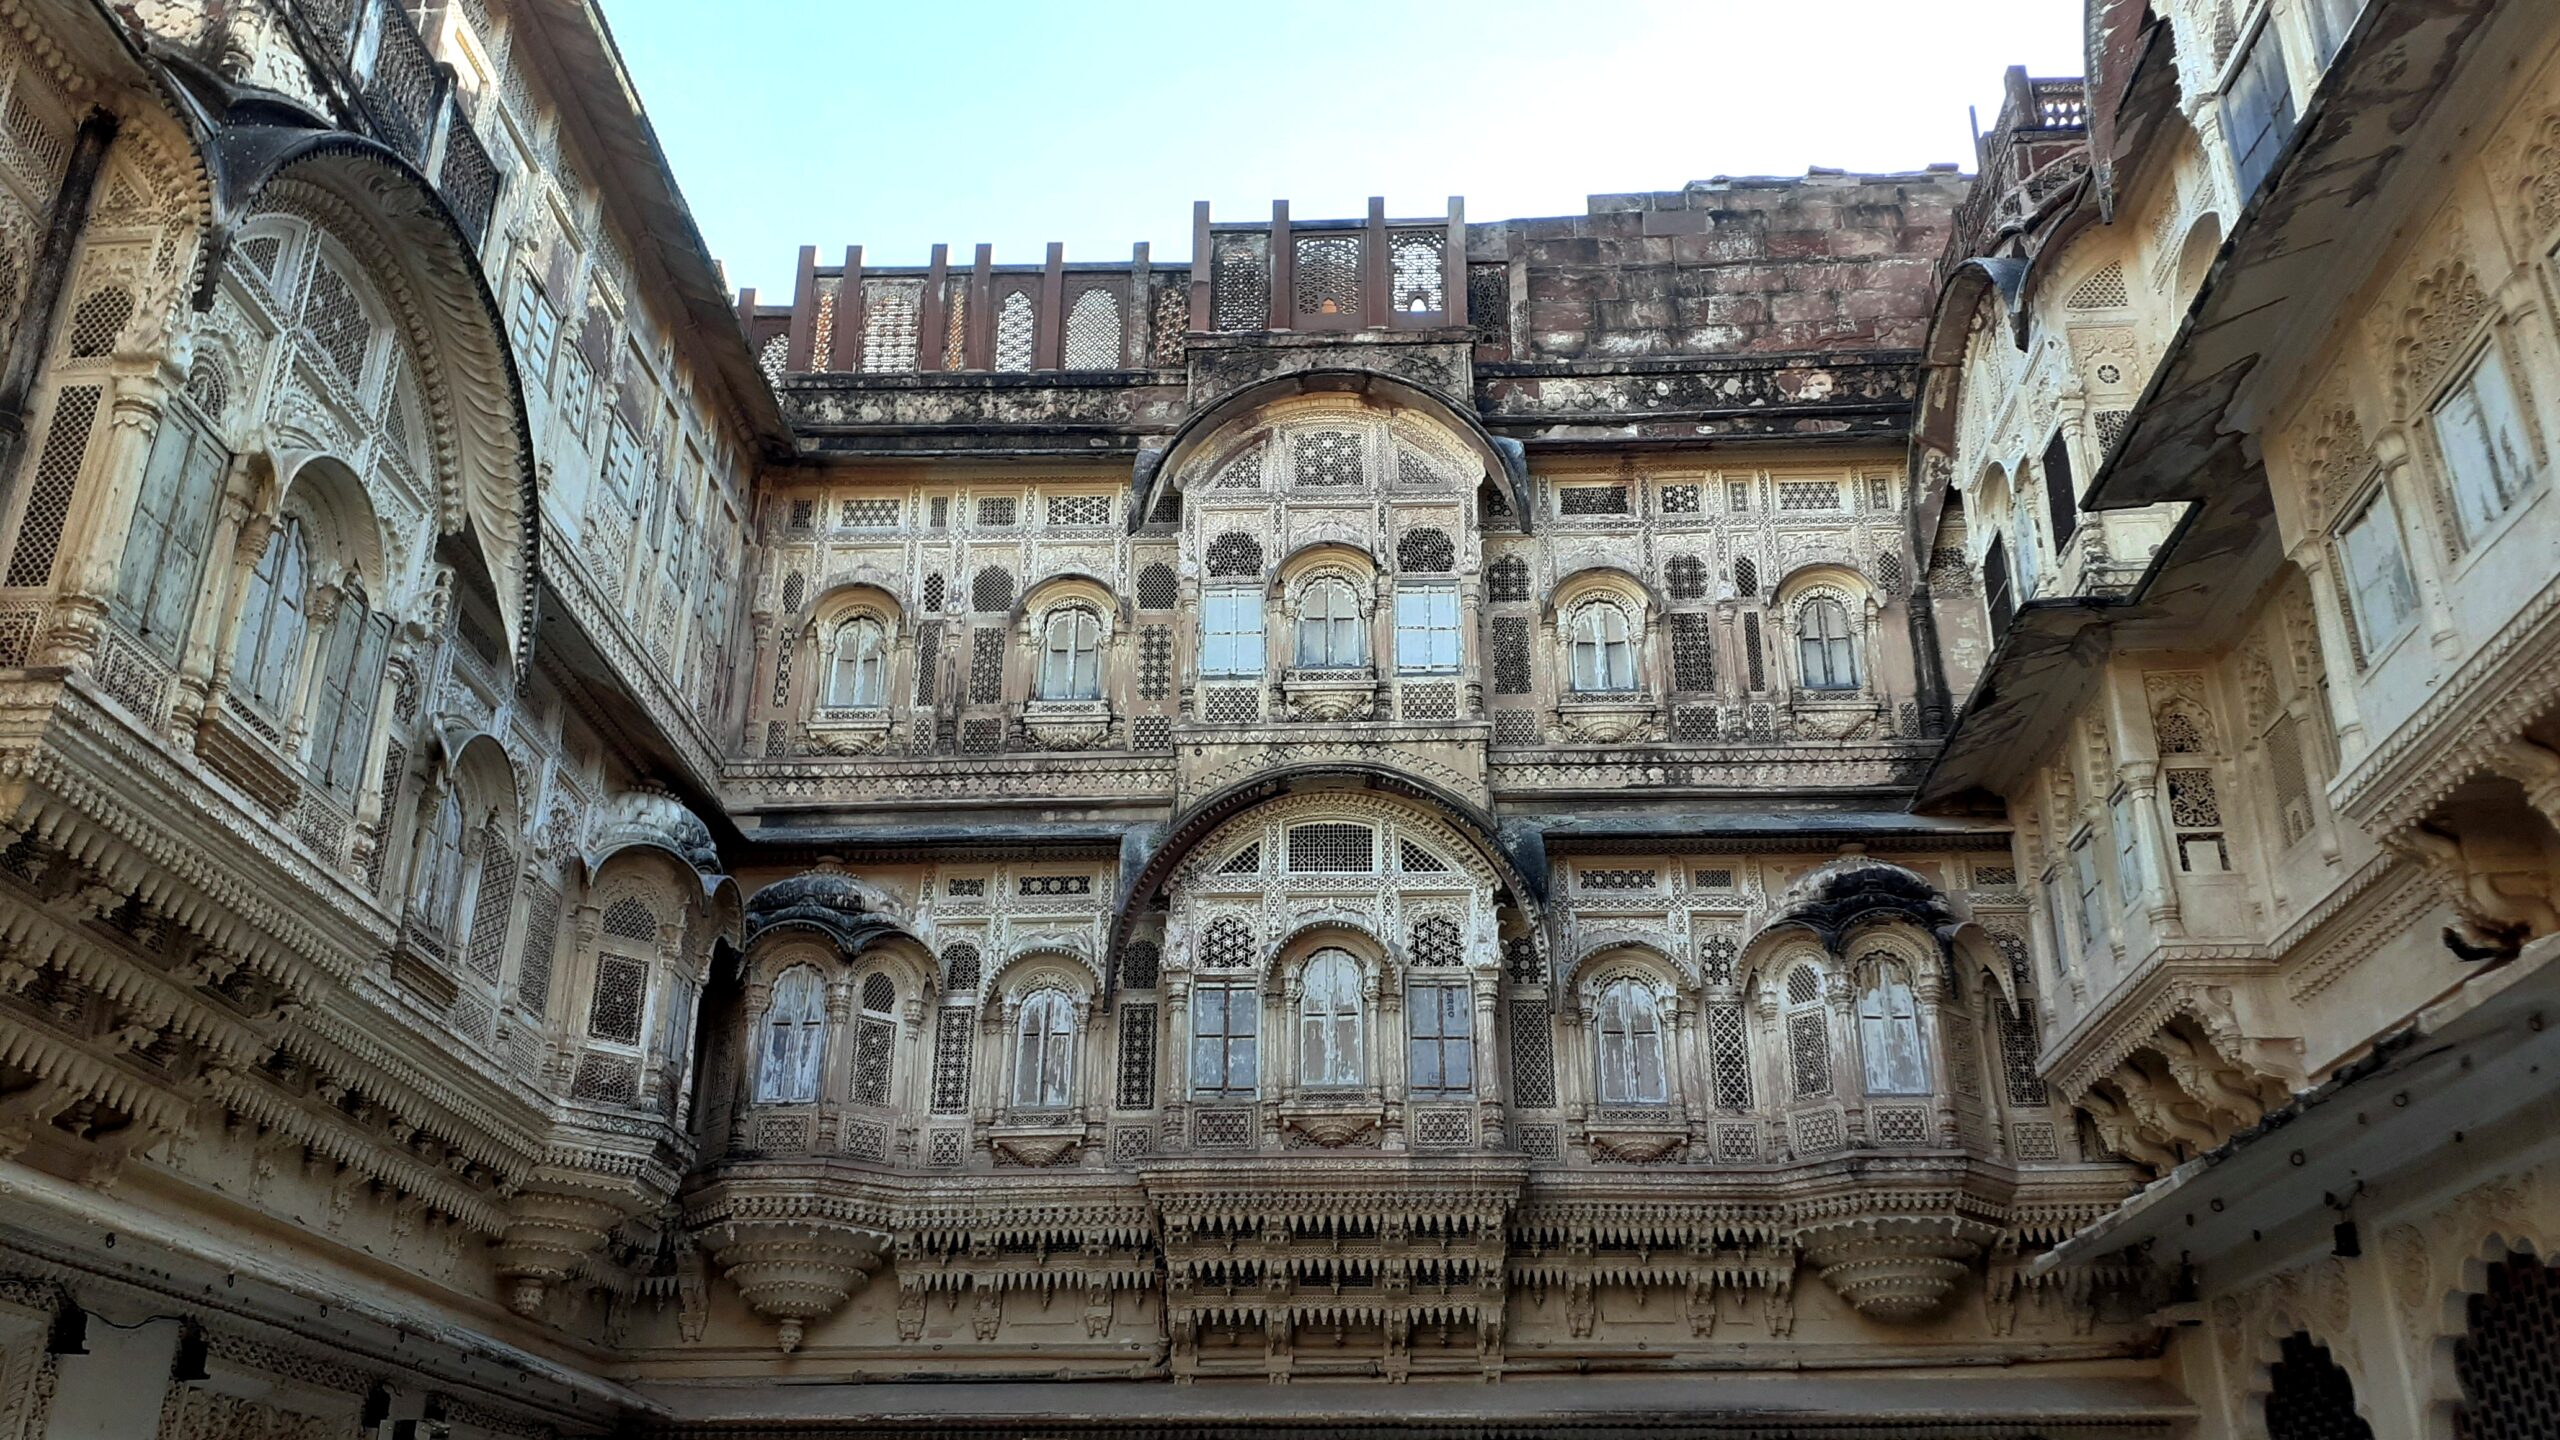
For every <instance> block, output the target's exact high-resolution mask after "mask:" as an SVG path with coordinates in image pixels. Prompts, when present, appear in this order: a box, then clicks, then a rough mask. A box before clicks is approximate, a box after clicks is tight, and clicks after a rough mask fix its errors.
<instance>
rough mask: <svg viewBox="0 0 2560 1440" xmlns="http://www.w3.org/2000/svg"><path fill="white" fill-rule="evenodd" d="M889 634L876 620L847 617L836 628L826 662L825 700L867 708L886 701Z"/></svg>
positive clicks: (835, 703) (840, 705)
mask: <svg viewBox="0 0 2560 1440" xmlns="http://www.w3.org/2000/svg"><path fill="white" fill-rule="evenodd" d="M888 696H889V637H888V635H887V634H886V633H885V632H883V631H882V630H881V628H880V624H879V622H878V621H876V620H849V621H846V622H845V624H844V625H843V626H841V627H840V628H838V629H837V631H836V652H835V655H834V658H833V659H831V660H830V661H829V662H828V664H827V704H828V705H830V706H839V707H845V708H851V709H870V708H873V707H875V706H880V705H885V704H887V703H888Z"/></svg>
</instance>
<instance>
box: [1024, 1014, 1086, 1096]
mask: <svg viewBox="0 0 2560 1440" xmlns="http://www.w3.org/2000/svg"><path fill="white" fill-rule="evenodd" d="M1075 1025H1076V1021H1075V1003H1074V1002H1073V1001H1071V1000H1069V999H1068V998H1067V992H1065V991H1063V990H1034V991H1032V992H1031V993H1030V994H1029V995H1027V996H1025V997H1023V1001H1022V1008H1021V1009H1020V1010H1018V1011H1017V1012H1015V1015H1014V1020H1013V1103H1014V1105H1015V1106H1016V1107H1018V1108H1021V1109H1034V1110H1037V1109H1057V1108H1059V1107H1062V1106H1064V1105H1067V1104H1069V1103H1070V1102H1071V1100H1072V1098H1073V1096H1074V1093H1075V1042H1076V1031H1075Z"/></svg>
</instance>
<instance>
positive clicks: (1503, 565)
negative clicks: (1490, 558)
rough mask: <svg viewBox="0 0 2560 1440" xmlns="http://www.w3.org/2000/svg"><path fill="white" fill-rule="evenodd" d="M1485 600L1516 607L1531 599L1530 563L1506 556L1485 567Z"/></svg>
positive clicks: (1512, 556)
mask: <svg viewBox="0 0 2560 1440" xmlns="http://www.w3.org/2000/svg"><path fill="white" fill-rule="evenodd" d="M1484 598H1486V599H1487V600H1490V601H1492V602H1493V603H1494V604H1496V605H1515V604H1519V603H1521V602H1523V601H1525V600H1527V599H1528V598H1529V562H1528V561H1526V560H1523V559H1521V558H1520V557H1519V556H1517V555H1505V556H1503V557H1502V558H1501V559H1499V560H1496V561H1494V562H1493V563H1492V564H1490V565H1487V566H1486V567H1484Z"/></svg>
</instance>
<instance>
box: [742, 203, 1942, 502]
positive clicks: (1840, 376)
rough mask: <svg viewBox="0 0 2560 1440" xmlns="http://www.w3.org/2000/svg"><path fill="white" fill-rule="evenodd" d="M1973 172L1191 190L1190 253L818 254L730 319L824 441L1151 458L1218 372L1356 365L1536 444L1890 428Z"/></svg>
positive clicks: (850, 449) (883, 448) (1884, 432)
mask: <svg viewBox="0 0 2560 1440" xmlns="http://www.w3.org/2000/svg"><path fill="white" fill-rule="evenodd" d="M1965 184H1966V182H1965V180H1964V177H1962V176H1959V175H1957V174H1955V173H1954V172H1953V171H1952V170H1948V171H1944V172H1940V171H1934V170H1933V171H1928V172H1923V173H1919V174H1910V175H1883V176H1850V175H1838V174H1830V173H1816V174H1814V175H1810V176H1806V177H1803V178H1798V179H1750V180H1721V179H1719V180H1715V181H1707V182H1701V183H1699V184H1695V185H1691V186H1689V187H1687V188H1685V189H1683V190H1679V191H1672V192H1664V193H1659V194H1650V195H1627V196H1603V197H1595V198H1594V199H1593V201H1592V202H1591V213H1589V214H1587V215H1584V216H1576V217H1565V218H1559V219H1552V220H1507V221H1496V222H1491V223H1476V224H1469V223H1467V222H1466V220H1465V219H1464V209H1463V205H1462V204H1461V203H1460V202H1457V201H1452V202H1451V204H1450V206H1449V211H1448V213H1447V214H1446V215H1445V216H1435V217H1430V218H1392V217H1390V216H1388V215H1387V213H1386V210H1385V206H1384V204H1383V202H1379V201H1373V202H1372V203H1371V206H1370V214H1369V216H1368V218H1367V219H1366V220H1359V219H1343V220H1311V219H1306V218H1303V217H1292V216H1291V215H1290V214H1289V212H1288V207H1287V206H1286V205H1285V204H1281V205H1277V206H1275V207H1274V213H1273V215H1272V218H1271V219H1270V220H1268V221H1263V220H1251V221H1237V220H1232V219H1217V218H1213V217H1212V216H1211V215H1210V214H1209V212H1208V208H1207V206H1206V205H1205V203H1204V204H1202V205H1200V206H1197V207H1195V212H1194V216H1193V226H1192V230H1193V237H1192V241H1193V243H1192V249H1193V252H1194V257H1195V258H1194V260H1193V261H1192V262H1190V263H1187V264H1180V263H1178V264H1160V263H1158V262H1156V261H1155V260H1153V259H1152V258H1151V256H1150V255H1149V253H1148V250H1147V247H1145V246H1139V247H1137V248H1136V250H1135V251H1134V252H1133V254H1132V256H1131V258H1130V259H1129V260H1128V261H1127V262H1125V263H1123V262H1119V261H1112V262H1106V263H1093V262H1081V261H1079V262H1077V263H1072V264H1071V263H1069V262H1068V261H1067V259H1066V258H1065V256H1064V254H1063V251H1062V250H1061V249H1060V247H1057V246H1054V245H1053V246H1051V247H1050V248H1049V254H1048V256H1047V258H1046V260H1045V262H1043V263H1041V264H1037V265H1030V264H1020V263H1008V264H998V263H996V258H995V257H994V256H993V255H992V253H991V252H990V250H989V249H988V248H987V247H985V246H981V247H978V250H977V253H976V254H975V255H974V256H972V257H965V258H964V257H960V256H955V255H953V254H951V253H950V252H949V251H948V250H946V249H944V248H942V247H936V249H935V251H934V253H933V255H932V256H931V257H930V259H929V261H928V263H926V264H924V265H921V266H915V265H910V266H906V267H890V268H882V267H880V266H878V265H877V264H876V263H875V262H876V261H877V259H878V258H879V257H876V256H866V255H865V254H864V252H862V251H861V250H860V248H859V247H856V248H854V249H852V250H849V251H847V252H846V253H845V255H844V259H843V263H841V264H832V265H822V264H820V263H819V262H818V256H817V252H816V250H815V249H814V248H811V249H804V250H803V251H802V254H801V266H800V278H799V281H798V286H797V291H796V294H795V296H794V299H793V303H792V304H791V305H789V306H787V307H786V306H772V305H760V304H758V303H757V302H756V297H755V296H754V295H753V294H752V293H746V294H742V295H741V296H740V297H739V302H740V303H739V318H740V323H741V325H742V326H743V328H744V330H745V332H746V334H747V337H748V340H749V342H750V344H751V345H753V346H754V347H755V348H756V351H757V353H758V355H759V357H760V358H761V361H762V363H763V364H764V366H765V368H766V372H767V373H768V374H769V375H770V376H772V377H773V378H774V379H775V381H776V383H777V386H778V388H779V391H780V394H781V396H782V400H783V405H784V408H785V409H786V411H787V412H788V413H789V414H790V416H791V419H792V422H793V424H794V426H795V428H796V430H797V432H798V436H799V443H800V449H801V452H802V453H803V454H804V455H807V456H811V457H834V456H840V455H855V454H861V455H904V456H918V455H927V454H950V453H960V452H967V451H972V450H975V451H980V452H984V451H986V450H990V449H998V450H1003V451H1007V452H1010V453H1038V454H1069V453H1082V454H1086V455H1092V454H1096V453H1130V452H1133V451H1144V450H1146V449H1148V448H1150V445H1151V443H1152V440H1151V437H1153V436H1156V435H1162V434H1166V433H1169V432H1170V431H1171V430H1173V428H1174V427H1175V426H1177V425H1178V424H1179V423H1180V422H1181V420H1182V418H1183V417H1184V416H1185V415H1186V414H1187V413H1188V412H1189V410H1190V409H1191V407H1194V406H1196V405H1199V404H1202V403H1205V402H1206V401H1207V400H1209V399H1211V398H1214V397H1215V396H1217V395H1219V394H1222V393H1225V392H1228V391H1231V390H1233V389H1235V388H1237V387H1239V386H1242V385H1245V384H1250V383H1253V382H1255V381H1257V380H1260V379H1263V378H1267V377H1268V376H1269V375H1271V374H1274V373H1280V372H1288V371H1298V370H1306V369H1312V368H1329V367H1339V366H1345V365H1348V366H1353V367H1357V368H1371V369H1379V370H1383V371H1386V372H1388V373H1391V374H1394V375H1397V376H1399V377H1401V378H1404V379H1407V380H1409V381H1411V382H1413V383H1416V384H1421V385H1424V386H1427V387H1429V388H1431V389H1433V390H1434V391H1436V392H1438V393H1440V394H1442V395H1444V396H1446V397H1448V398H1449V399H1451V400H1453V401H1456V402H1458V403H1460V404H1462V405H1469V406H1471V407H1472V408H1474V409H1475V410H1476V411H1477V412H1478V414H1479V415H1480V416H1481V417H1482V419H1483V421H1484V423H1485V424H1486V425H1488V426H1489V427H1491V428H1492V429H1493V430H1494V431H1495V432H1496V433H1499V434H1502V435H1505V436H1511V437H1515V438H1519V439H1521V440H1523V441H1529V442H1537V441H1551V442H1557V443H1583V442H1587V441H1590V440H1593V439H1598V438H1601V436H1602V435H1604V434H1614V435H1616V436H1620V437H1625V436H1637V437H1642V438H1656V439H1662V440H1672V439H1679V440H1689V441H1695V440H1698V439H1702V438H1712V437H1719V436H1730V437H1768V438H1814V439H1820V438H1881V439H1890V438H1894V437H1898V436H1899V435H1900V434H1901V433H1902V430H1903V426H1904V422H1905V416H1906V415H1907V413H1908V406H1909V402H1910V396H1911V393H1912V392H1911V373H1910V368H1909V352H1910V351H1911V350H1912V349H1913V347H1915V346H1916V345H1917V344H1918V342H1919V339H1920V337H1921V334H1922V331H1923V329H1924V327H1925V319H1926V314H1927V309H1928V303H1929V296H1928V287H1929V279H1928V274H1929V269H1930V265H1931V263H1932V257H1934V256H1935V255H1936V254H1937V253H1938V251H1939V249H1940V248H1941V247H1942V246H1943V244H1944V243H1945V237H1946V234H1947V226H1948V222H1949V216H1950V214H1951V213H1952V211H1953V209H1954V207H1955V205H1956V204H1957V203H1958V202H1959V201H1960V200H1961V199H1962V197H1963V194H1964V190H1965ZM1202 257H1205V258H1202ZM848 270H850V273H852V274H853V275H854V277H855V280H856V282H858V283H855V284H850V285H849V284H848V283H847V281H846V278H845V277H846V275H847V273H848ZM1604 427H1605V428H1604Z"/></svg>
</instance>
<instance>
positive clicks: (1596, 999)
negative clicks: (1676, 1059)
mask: <svg viewBox="0 0 2560 1440" xmlns="http://www.w3.org/2000/svg"><path fill="white" fill-rule="evenodd" d="M1616 996H1626V997H1629V1001H1628V1002H1621V1011H1622V1013H1621V1014H1620V1015H1619V1016H1617V1017H1613V1015H1612V1003H1611V1002H1612V997H1616ZM1630 1002H1632V1003H1640V1005H1641V1010H1642V1013H1641V1015H1638V1014H1637V1012H1636V1011H1635V1010H1634V1009H1631V1008H1624V1007H1625V1006H1626V1005H1627V1004H1628V1003H1630ZM1591 1010H1592V1017H1591V1033H1592V1045H1591V1056H1592V1070H1593V1072H1594V1073H1593V1075H1592V1093H1593V1094H1594V1095H1596V1096H1597V1097H1598V1098H1599V1101H1600V1103H1601V1104H1603V1105H1668V1104H1670V1103H1671V1069H1670V1063H1669V1056H1668V1055H1667V1053H1666V1052H1665V1049H1664V1046H1663V1041H1662V997H1661V996H1660V995H1658V994H1657V993H1655V989H1654V987H1653V986H1652V985H1650V984H1648V983H1646V982H1645V981H1644V980H1642V979H1639V978H1638V977H1636V976H1633V975H1621V976H1618V977H1616V978H1614V979H1611V980H1610V981H1608V982H1607V983H1605V984H1603V985H1602V986H1601V987H1600V988H1599V989H1598V990H1597V991H1596V992H1594V994H1593V996H1592V1006H1591ZM1613 1018H1614V1023H1613ZM1639 1019H1640V1020H1642V1021H1643V1022H1644V1023H1643V1024H1642V1025H1641V1026H1639V1025H1638V1024H1637V1021H1638V1020H1639ZM1613 1042H1614V1047H1615V1049H1616V1051H1617V1055H1618V1057H1619V1058H1618V1061H1617V1063H1615V1064H1613V1063H1612V1056H1611V1051H1612V1048H1613ZM1648 1050H1649V1051H1650V1056H1651V1070H1650V1078H1651V1079H1652V1082H1653V1086H1652V1093H1651V1094H1643V1093H1639V1092H1641V1091H1642V1090H1643V1088H1644V1087H1643V1085H1642V1083H1641V1082H1642V1081H1643V1080H1644V1079H1645V1078H1647V1070H1646V1057H1647V1052H1648ZM1613 1092H1614V1093H1613Z"/></svg>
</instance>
